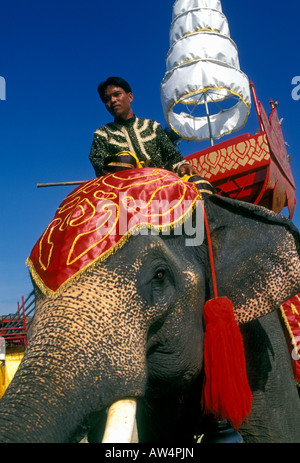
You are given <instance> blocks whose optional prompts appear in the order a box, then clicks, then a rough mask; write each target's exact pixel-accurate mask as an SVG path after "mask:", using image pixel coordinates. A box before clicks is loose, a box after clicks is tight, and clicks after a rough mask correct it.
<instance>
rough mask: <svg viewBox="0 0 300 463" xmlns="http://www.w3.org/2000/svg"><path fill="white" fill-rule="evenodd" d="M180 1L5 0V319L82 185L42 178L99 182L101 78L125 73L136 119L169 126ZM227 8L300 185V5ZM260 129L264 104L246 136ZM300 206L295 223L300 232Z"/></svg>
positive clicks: (0, 137) (1, 35)
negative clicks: (59, 211) (95, 146)
mask: <svg viewBox="0 0 300 463" xmlns="http://www.w3.org/2000/svg"><path fill="white" fill-rule="evenodd" d="M172 5H173V0H151V1H150V2H141V1H140V0H129V1H127V2H125V1H121V0H115V1H114V2H109V1H107V2H104V1H100V0H98V1H96V0H85V1H79V0H73V1H72V2H70V1H66V0H60V1H57V0H52V1H51V2H50V1H47V0H45V1H43V2H41V1H37V0H28V1H26V2H24V1H20V0H15V1H14V2H3V4H2V5H1V18H2V21H1V26H0V76H1V77H3V78H4V80H5V83H6V100H5V101H4V100H0V153H1V198H2V204H1V229H0V251H1V261H0V276H1V278H0V315H2V314H8V313H14V312H15V311H16V309H17V301H18V300H20V299H21V297H22V295H24V296H25V297H26V296H27V295H28V294H29V293H30V291H31V289H32V287H31V281H30V278H29V273H28V269H27V267H26V266H25V260H26V258H27V257H28V255H29V254H30V251H31V249H32V247H33V245H34V244H35V242H36V241H37V239H38V238H39V236H40V235H41V234H42V233H43V231H44V229H45V228H46V226H47V225H48V223H49V222H50V220H51V219H52V217H53V215H54V213H55V210H56V208H57V207H58V205H59V204H60V202H61V201H62V200H63V198H64V197H65V196H66V195H67V194H68V193H69V192H70V191H71V190H72V187H54V188H39V189H38V188H37V187H36V185H37V183H45V182H62V181H73V180H89V179H91V178H93V177H94V171H93V169H92V166H91V164H90V162H89V160H88V155H89V151H90V146H91V143H92V139H93V132H94V131H95V130H96V129H97V128H98V127H99V126H100V125H102V124H104V123H107V122H108V121H110V115H109V114H108V113H107V112H106V110H105V108H104V107H103V105H102V104H101V102H100V100H99V97H98V95H97V85H98V83H99V82H100V81H101V80H104V79H105V78H106V77H108V76H109V75H120V76H123V77H124V78H125V79H127V80H128V81H129V82H130V83H131V85H132V88H133V92H134V102H133V109H134V112H135V114H136V115H138V116H140V117H147V118H152V119H156V120H157V121H158V122H160V123H161V124H162V125H163V127H165V126H166V122H165V120H164V117H163V111H162V106H161V102H160V83H161V81H162V79H163V76H164V73H165V58H166V54H167V52H168V49H169V37H168V33H169V27H170V24H171V15H172ZM222 7H223V12H224V14H225V15H226V16H227V19H228V21H229V26H230V32H231V38H232V39H233V40H234V41H235V43H236V44H237V46H238V50H239V58H240V64H241V69H242V71H243V72H245V73H246V74H247V75H248V77H249V79H250V80H252V81H253V82H254V84H255V87H256V91H257V94H258V98H259V99H260V100H261V101H262V103H263V105H264V107H265V109H266V110H267V112H269V100H270V99H271V98H272V99H273V100H278V101H279V103H280V106H279V108H278V112H279V117H280V118H282V117H283V118H284V121H283V126H282V128H283V133H284V136H285V139H286V141H287V142H288V144H289V148H288V152H289V154H290V155H291V156H292V158H293V161H292V170H293V174H294V178H295V182H296V186H297V185H298V184H299V182H300V162H299V158H298V157H299V155H300V140H299V129H300V124H299V122H300V117H299V114H300V99H299V100H295V99H293V98H292V90H293V87H294V86H293V85H292V79H293V78H294V77H295V76H300V58H299V42H300V28H299V14H298V13H299V2H298V0H297V1H296V0H290V1H289V2H287V3H286V4H284V5H283V4H282V3H280V2H274V1H273V0H264V1H263V2H262V1H261V0H260V1H259V0H252V2H241V1H240V0H223V1H222ZM0 81H1V82H3V79H0ZM1 82H0V83H1ZM299 82H300V77H299ZM298 94H299V96H300V90H299V92H298ZM0 95H1V92H0ZM296 95H297V93H296ZM257 128H258V124H257V119H256V114H255V110H254V108H253V109H252V112H251V115H250V118H249V120H248V123H247V125H246V127H245V128H244V129H243V131H241V132H238V133H237V134H236V135H240V133H243V132H250V133H255V131H256V129H257ZM220 141H223V139H221V140H220ZM181 146H182V148H181V149H182V154H183V155H187V154H190V153H193V152H195V151H199V150H201V149H203V148H204V147H205V146H204V145H203V144H201V143H195V142H189V143H187V142H186V143H183V144H182V145H181ZM299 207H300V206H299V205H298V207H297V206H296V213H295V216H294V223H295V224H296V225H297V226H298V227H300V212H299Z"/></svg>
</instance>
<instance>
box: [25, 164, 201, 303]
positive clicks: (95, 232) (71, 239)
mask: <svg viewBox="0 0 300 463" xmlns="http://www.w3.org/2000/svg"><path fill="white" fill-rule="evenodd" d="M197 200H200V195H199V192H198V190H197V187H196V186H195V185H193V184H192V183H188V182H186V181H183V180H182V179H180V178H179V177H178V176H177V175H175V174H173V173H171V172H169V171H167V170H164V169H157V168H144V169H132V170H128V171H123V172H118V173H114V174H109V175H106V176H104V177H100V178H96V179H94V180H90V181H88V182H86V183H84V184H83V185H81V186H80V187H78V188H76V189H75V190H74V191H73V192H72V193H70V194H69V195H68V196H67V197H66V198H65V200H64V201H63V202H62V204H61V205H60V206H59V208H58V209H57V211H56V214H55V216H54V218H53V220H52V221H51V223H50V224H49V225H48V227H47V228H46V230H45V232H44V233H43V234H42V236H41V237H40V238H39V240H38V241H37V243H36V244H35V246H34V247H33V249H32V251H31V254H30V257H29V258H28V259H27V264H28V266H29V269H30V272H31V275H32V277H33V279H34V280H35V282H36V283H37V285H38V286H39V288H40V289H41V290H42V292H43V293H45V294H48V295H54V294H56V293H57V292H58V291H59V290H60V289H62V288H63V287H64V286H65V285H66V284H67V283H69V282H71V281H73V279H74V278H75V277H76V278H78V277H80V275H81V274H82V273H83V272H84V271H85V270H86V269H88V268H90V267H91V266H92V265H94V264H95V263H96V262H100V261H104V260H105V259H107V258H108V257H109V256H110V255H111V254H112V253H114V252H116V250H117V249H119V248H120V247H122V246H123V244H124V243H125V242H126V241H127V240H128V238H129V237H130V236H131V235H132V234H133V233H134V232H135V231H136V230H137V229H140V228H153V229H155V230H157V231H158V232H162V231H163V232H166V231H167V230H170V229H171V228H174V227H176V226H177V225H181V224H182V222H183V221H184V218H185V217H186V216H189V215H190V214H191V211H192V210H193V208H194V207H195V205H196V202H197Z"/></svg>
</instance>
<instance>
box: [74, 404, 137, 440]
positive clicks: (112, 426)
mask: <svg viewBox="0 0 300 463" xmlns="http://www.w3.org/2000/svg"><path fill="white" fill-rule="evenodd" d="M136 409H137V399H135V398H129V399H122V400H118V401H117V402H114V403H113V404H112V405H111V406H110V407H109V408H108V410H107V416H106V424H105V427H104V430H103V427H102V431H101V432H100V434H101V436H102V437H100V438H99V435H98V436H97V437H98V439H99V440H98V439H97V437H95V435H94V437H92V438H91V440H92V442H94V441H95V440H96V441H98V442H101V443H103V444H117V443H122V444H128V443H132V442H137V441H138V438H137V428H136ZM96 415H97V416H94V417H93V420H92V421H96V422H97V424H99V422H101V423H103V422H104V420H105V418H104V415H103V412H99V413H98V414H96ZM94 432H95V431H94ZM90 434H91V435H93V430H92V432H91V433H88V434H86V435H85V436H84V437H83V438H82V439H81V440H80V442H81V443H89V442H90V437H89V436H90ZM98 434H99V431H98Z"/></svg>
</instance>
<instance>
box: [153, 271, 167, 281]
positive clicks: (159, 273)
mask: <svg viewBox="0 0 300 463" xmlns="http://www.w3.org/2000/svg"><path fill="white" fill-rule="evenodd" d="M164 276H165V271H164V270H162V269H159V270H157V272H156V274H155V279H156V280H162V279H163V278H164Z"/></svg>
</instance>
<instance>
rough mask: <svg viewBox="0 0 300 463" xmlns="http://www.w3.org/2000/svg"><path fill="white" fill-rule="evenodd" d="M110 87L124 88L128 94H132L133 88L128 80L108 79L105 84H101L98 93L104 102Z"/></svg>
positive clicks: (119, 78) (120, 78)
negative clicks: (107, 88) (106, 91)
mask: <svg viewBox="0 0 300 463" xmlns="http://www.w3.org/2000/svg"><path fill="white" fill-rule="evenodd" d="M109 85H114V86H115V87H120V88H122V89H123V90H124V91H125V92H126V93H130V92H132V90H131V87H130V85H129V83H128V82H126V80H124V79H122V77H108V79H106V80H105V81H104V82H101V83H100V84H99V85H98V93H99V95H100V98H101V100H102V101H104V96H105V95H104V94H105V90H106V87H108V86H109Z"/></svg>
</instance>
